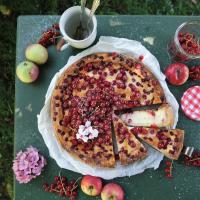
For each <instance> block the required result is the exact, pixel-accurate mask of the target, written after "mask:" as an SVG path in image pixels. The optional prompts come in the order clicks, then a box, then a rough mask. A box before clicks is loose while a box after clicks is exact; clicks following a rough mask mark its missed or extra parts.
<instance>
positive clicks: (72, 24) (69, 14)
mask: <svg viewBox="0 0 200 200" xmlns="http://www.w3.org/2000/svg"><path fill="white" fill-rule="evenodd" d="M85 11H86V15H88V16H89V13H90V10H89V9H88V8H85ZM80 15H81V6H74V7H71V8H69V9H67V10H66V11H65V12H64V13H63V14H62V15H61V18H60V21H59V27H60V31H61V34H62V35H63V39H64V40H65V42H66V44H64V45H63V46H62V47H61V49H60V50H61V51H62V50H64V49H66V48H67V47H68V46H69V45H70V46H73V47H75V48H78V49H84V48H86V47H88V46H90V45H91V44H92V43H93V42H94V40H95V38H96V35H97V20H96V17H95V15H94V16H93V17H92V20H91V22H90V23H89V25H88V26H89V28H90V30H91V32H90V34H89V35H88V36H87V37H86V38H85V39H83V40H75V39H73V35H74V34H75V32H76V28H77V26H78V25H79V23H80Z"/></svg>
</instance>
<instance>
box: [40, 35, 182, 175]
mask: <svg viewBox="0 0 200 200" xmlns="http://www.w3.org/2000/svg"><path fill="white" fill-rule="evenodd" d="M113 51H115V52H118V53H122V54H127V55H130V56H133V57H135V58H138V57H139V56H140V55H143V56H144V59H143V63H144V64H146V65H147V67H148V68H149V69H150V70H151V71H152V73H153V74H154V75H155V76H156V78H157V79H158V80H159V82H160V84H161V86H162V87H163V89H164V92H165V96H166V99H167V102H168V103H169V104H170V105H171V106H172V108H173V111H174V116H175V122H174V128H175V126H176V124H177V121H178V108H179V105H178V103H177V101H176V99H175V97H174V96H173V95H172V93H171V92H170V91H169V89H168V87H167V84H166V82H165V76H164V74H163V73H162V72H161V70H160V66H159V63H158V61H157V59H156V58H155V57H154V56H153V55H152V54H151V53H150V52H149V51H148V50H147V49H146V48H145V47H144V46H143V45H142V44H141V43H140V42H138V41H134V40H128V39H125V38H115V37H105V36H102V37H100V39H99V42H98V43H97V44H96V45H94V46H93V47H90V48H89V49H86V50H84V51H82V52H81V53H79V54H77V55H76V56H71V57H70V58H69V60H68V62H67V64H66V65H65V66H64V67H63V68H61V69H60V71H59V72H57V73H56V74H55V76H54V77H53V79H52V81H51V83H50V85H49V88H48V90H47V93H46V96H45V103H44V106H43V108H42V110H41V112H40V114H39V115H38V129H39V131H40V133H41V135H42V137H43V139H44V142H45V144H46V146H47V147H48V149H49V154H50V156H51V157H52V158H53V159H55V161H56V162H57V164H58V165H59V166H60V167H61V168H64V169H68V170H72V171H75V172H79V173H82V174H90V175H94V176H99V177H102V178H104V179H112V178H116V177H123V176H132V175H135V174H139V173H142V172H143V171H144V170H145V169H148V168H154V169H157V168H158V167H159V164H160V162H161V160H162V159H163V155H162V154H161V153H159V152H158V151H156V150H154V149H153V148H151V147H149V146H147V145H146V147H147V149H148V157H147V158H145V159H144V160H142V161H138V162H135V163H133V164H130V165H128V166H121V165H120V163H117V165H116V167H115V168H114V169H104V168H94V167H91V166H89V165H87V164H85V163H83V162H81V161H79V160H77V159H75V158H73V157H71V156H70V154H69V153H68V152H67V151H66V150H64V149H63V148H62V146H61V145H60V144H59V143H58V141H57V140H56V137H55V135H54V130H53V126H52V123H51V118H50V98H51V95H52V92H53V89H54V86H55V84H56V80H57V79H58V78H59V77H60V75H61V74H62V72H63V71H65V70H66V68H68V67H69V66H70V65H71V64H72V63H74V62H76V61H77V60H79V59H81V58H82V57H84V56H87V55H90V54H93V53H98V52H113Z"/></svg>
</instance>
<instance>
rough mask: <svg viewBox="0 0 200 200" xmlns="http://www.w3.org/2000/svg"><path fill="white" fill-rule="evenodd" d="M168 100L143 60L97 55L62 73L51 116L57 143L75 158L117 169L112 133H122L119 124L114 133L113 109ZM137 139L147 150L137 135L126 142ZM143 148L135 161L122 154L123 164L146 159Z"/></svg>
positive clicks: (119, 55)
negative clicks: (112, 127)
mask: <svg viewBox="0 0 200 200" xmlns="http://www.w3.org/2000/svg"><path fill="white" fill-rule="evenodd" d="M165 102H166V100H165V96H164V92H163V89H162V87H161V85H160V83H159V81H158V80H157V79H156V78H155V76H154V75H153V74H152V73H151V72H150V70H148V68H147V67H146V66H145V65H144V64H143V63H142V62H141V61H140V60H137V59H135V58H132V57H129V56H126V55H122V54H118V53H115V52H114V53H96V54H91V55H88V56H86V57H83V58H82V59H80V60H78V61H77V62H75V63H73V64H72V65H71V66H69V67H68V68H67V69H66V70H65V71H64V72H63V73H62V75H61V76H60V77H59V79H58V81H57V83H56V86H55V88H54V91H53V94H52V97H51V118H52V123H53V128H54V131H55V135H56V137H57V139H58V141H59V142H60V144H61V145H62V146H63V148H64V149H65V150H66V151H68V152H69V153H70V155H71V156H73V157H75V158H77V159H80V160H81V161H83V162H85V163H87V164H89V165H91V166H96V167H106V168H113V167H115V164H116V159H115V154H114V150H113V149H114V147H113V145H114V144H113V137H115V138H118V136H119V134H121V132H120V131H119V128H117V129H116V132H114V133H113V134H112V129H111V125H112V121H113V112H114V111H116V110H121V109H126V108H135V107H141V106H148V105H152V104H163V103H165ZM115 125H116V124H115ZM117 127H118V126H117ZM128 140H130V141H128ZM132 141H134V142H135V144H136V146H137V147H138V148H139V147H140V148H141V149H142V148H143V145H142V144H139V143H140V142H139V141H137V142H136V139H135V136H134V135H133V136H130V138H127V140H126V144H132V147H131V146H130V145H129V146H130V147H131V148H133V146H134V145H133V142H132ZM117 144H118V146H119V148H121V145H119V142H118V143H117ZM134 148H135V147H134ZM141 149H140V150H141ZM121 150H122V148H121ZM143 150H144V151H143V152H142V153H140V152H139V153H138V156H136V154H133V153H132V152H131V155H130V158H131V159H130V158H123V161H122V157H121V164H128V163H130V162H132V161H136V160H137V159H138V160H140V159H142V158H143V157H145V155H146V150H145V148H143ZM122 152H123V151H122ZM124 156H126V154H124V155H123V157H124Z"/></svg>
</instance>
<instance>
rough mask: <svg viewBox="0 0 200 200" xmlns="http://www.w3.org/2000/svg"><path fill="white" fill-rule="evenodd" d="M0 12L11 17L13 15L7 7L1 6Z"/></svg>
mask: <svg viewBox="0 0 200 200" xmlns="http://www.w3.org/2000/svg"><path fill="white" fill-rule="evenodd" d="M0 12H1V13H2V14H3V15H6V16H10V14H11V9H10V8H8V7H7V6H4V5H0Z"/></svg>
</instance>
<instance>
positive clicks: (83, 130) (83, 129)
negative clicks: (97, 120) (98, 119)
mask: <svg viewBox="0 0 200 200" xmlns="http://www.w3.org/2000/svg"><path fill="white" fill-rule="evenodd" d="M98 134H99V131H98V130H97V129H93V128H92V126H91V122H90V121H86V123H85V125H80V126H79V129H78V133H77V134H76V138H77V139H80V140H83V141H84V142H87V141H88V139H94V138H96V137H98Z"/></svg>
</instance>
